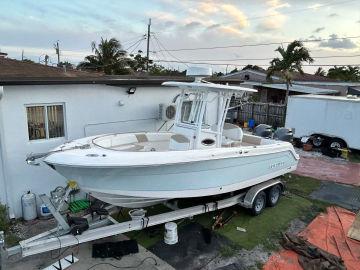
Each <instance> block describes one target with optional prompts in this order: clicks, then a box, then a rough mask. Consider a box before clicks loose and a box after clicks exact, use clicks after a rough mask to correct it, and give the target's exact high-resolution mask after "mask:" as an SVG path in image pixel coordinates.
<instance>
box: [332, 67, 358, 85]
mask: <svg viewBox="0 0 360 270" xmlns="http://www.w3.org/2000/svg"><path fill="white" fill-rule="evenodd" d="M327 76H328V77H329V78H331V79H335V80H341V81H353V82H356V81H360V68H359V67H356V66H347V67H345V66H340V67H338V66H334V67H333V68H330V69H329V72H328V75H327Z"/></svg>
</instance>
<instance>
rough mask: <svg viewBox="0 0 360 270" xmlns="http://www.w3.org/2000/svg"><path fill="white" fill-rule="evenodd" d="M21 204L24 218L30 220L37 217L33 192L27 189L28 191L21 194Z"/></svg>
mask: <svg viewBox="0 0 360 270" xmlns="http://www.w3.org/2000/svg"><path fill="white" fill-rule="evenodd" d="M21 206H22V212H23V218H24V220H26V221H30V220H34V219H36V218H37V211H36V196H35V194H34V193H31V192H30V191H28V193H26V194H24V195H22V196H21Z"/></svg>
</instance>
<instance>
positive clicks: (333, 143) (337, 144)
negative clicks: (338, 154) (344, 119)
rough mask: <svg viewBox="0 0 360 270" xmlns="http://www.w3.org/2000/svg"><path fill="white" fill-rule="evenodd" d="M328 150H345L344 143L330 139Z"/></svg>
mask: <svg viewBox="0 0 360 270" xmlns="http://www.w3.org/2000/svg"><path fill="white" fill-rule="evenodd" d="M329 147H330V149H342V148H346V143H345V142H344V141H343V140H342V139H339V138H332V139H330V142H329Z"/></svg>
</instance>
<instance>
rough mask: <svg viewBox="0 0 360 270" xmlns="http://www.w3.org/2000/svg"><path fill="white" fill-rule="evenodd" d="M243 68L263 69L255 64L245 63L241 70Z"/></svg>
mask: <svg viewBox="0 0 360 270" xmlns="http://www.w3.org/2000/svg"><path fill="white" fill-rule="evenodd" d="M245 69H252V70H264V69H263V68H262V67H259V66H257V65H246V66H245V67H243V69H242V70H245Z"/></svg>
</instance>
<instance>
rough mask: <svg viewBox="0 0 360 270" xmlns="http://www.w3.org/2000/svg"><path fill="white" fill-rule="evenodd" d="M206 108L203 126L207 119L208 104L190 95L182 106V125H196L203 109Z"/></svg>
mask: <svg viewBox="0 0 360 270" xmlns="http://www.w3.org/2000/svg"><path fill="white" fill-rule="evenodd" d="M202 106H205V111H204V115H203V119H202V124H203V125H204V124H205V119H206V117H205V116H206V102H205V101H203V100H200V99H198V98H196V96H195V98H192V97H191V96H190V95H189V96H188V97H187V98H186V99H184V100H183V102H182V105H181V118H180V121H181V123H184V124H189V125H196V123H198V119H199V117H201V116H200V114H201V108H202Z"/></svg>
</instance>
